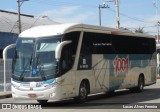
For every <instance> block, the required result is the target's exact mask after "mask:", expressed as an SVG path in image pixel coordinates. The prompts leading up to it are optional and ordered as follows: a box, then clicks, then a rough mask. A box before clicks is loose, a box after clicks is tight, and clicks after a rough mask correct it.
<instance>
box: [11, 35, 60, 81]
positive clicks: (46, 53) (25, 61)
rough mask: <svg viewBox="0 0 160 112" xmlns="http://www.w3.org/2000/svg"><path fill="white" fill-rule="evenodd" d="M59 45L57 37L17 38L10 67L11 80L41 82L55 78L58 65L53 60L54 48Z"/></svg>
mask: <svg viewBox="0 0 160 112" xmlns="http://www.w3.org/2000/svg"><path fill="white" fill-rule="evenodd" d="M59 43H60V38H58V37H54V38H40V39H31V38H19V39H18V40H17V43H16V49H15V56H14V60H13V66H12V72H13V78H14V77H17V79H18V80H20V81H22V80H23V81H25V79H27V80H28V79H30V80H34V79H35V81H41V80H46V79H49V78H50V77H52V78H53V77H56V73H57V71H58V63H57V61H56V59H55V48H56V46H57V45H58V44H59ZM17 79H16V80H17Z"/></svg>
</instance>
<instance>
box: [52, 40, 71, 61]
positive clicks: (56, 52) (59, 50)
mask: <svg viewBox="0 0 160 112" xmlns="http://www.w3.org/2000/svg"><path fill="white" fill-rule="evenodd" d="M70 43H72V41H63V42H61V43H60V44H58V46H57V47H56V50H55V58H56V59H57V60H59V59H60V58H61V52H62V48H63V47H64V46H66V45H68V44H70Z"/></svg>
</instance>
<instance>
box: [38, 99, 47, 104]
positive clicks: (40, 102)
mask: <svg viewBox="0 0 160 112" xmlns="http://www.w3.org/2000/svg"><path fill="white" fill-rule="evenodd" d="M37 102H38V103H39V104H46V103H47V102H48V100H37Z"/></svg>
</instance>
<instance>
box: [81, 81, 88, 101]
mask: <svg viewBox="0 0 160 112" xmlns="http://www.w3.org/2000/svg"><path fill="white" fill-rule="evenodd" d="M86 96H87V90H86V86H85V83H84V84H83V85H82V86H81V88H80V99H86Z"/></svg>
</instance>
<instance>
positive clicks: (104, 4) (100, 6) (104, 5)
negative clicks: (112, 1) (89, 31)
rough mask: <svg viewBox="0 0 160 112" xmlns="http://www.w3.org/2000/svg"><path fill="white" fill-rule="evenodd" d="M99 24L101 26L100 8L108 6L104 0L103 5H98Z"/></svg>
mask: <svg viewBox="0 0 160 112" xmlns="http://www.w3.org/2000/svg"><path fill="white" fill-rule="evenodd" d="M98 8H99V26H101V8H109V6H108V5H106V3H105V2H104V3H103V5H99V7H98Z"/></svg>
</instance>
